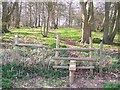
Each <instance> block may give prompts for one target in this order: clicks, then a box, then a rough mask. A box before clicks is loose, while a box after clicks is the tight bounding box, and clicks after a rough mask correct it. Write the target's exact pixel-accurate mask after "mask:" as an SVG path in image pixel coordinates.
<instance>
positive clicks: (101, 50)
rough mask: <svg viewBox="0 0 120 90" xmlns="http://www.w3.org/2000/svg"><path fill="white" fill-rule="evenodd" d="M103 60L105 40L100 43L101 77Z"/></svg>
mask: <svg viewBox="0 0 120 90" xmlns="http://www.w3.org/2000/svg"><path fill="white" fill-rule="evenodd" d="M102 61H103V42H101V43H100V61H99V73H100V77H102Z"/></svg>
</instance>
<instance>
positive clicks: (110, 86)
mask: <svg viewBox="0 0 120 90" xmlns="http://www.w3.org/2000/svg"><path fill="white" fill-rule="evenodd" d="M104 90H120V83H105V84H104Z"/></svg>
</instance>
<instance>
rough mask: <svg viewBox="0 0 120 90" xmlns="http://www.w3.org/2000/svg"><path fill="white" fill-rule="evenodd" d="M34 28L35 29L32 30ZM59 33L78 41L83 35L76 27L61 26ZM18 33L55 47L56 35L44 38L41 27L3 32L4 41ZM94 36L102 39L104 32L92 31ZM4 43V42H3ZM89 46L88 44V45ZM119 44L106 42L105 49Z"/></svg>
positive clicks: (62, 43) (95, 44) (50, 34)
mask: <svg viewBox="0 0 120 90" xmlns="http://www.w3.org/2000/svg"><path fill="white" fill-rule="evenodd" d="M32 29H34V31H33V30H32ZM56 31H57V33H60V36H61V38H66V39H70V40H75V41H78V40H79V39H80V38H81V37H82V32H81V29H75V28H59V29H57V30H56ZM15 34H18V35H19V38H25V37H26V38H29V39H30V41H31V42H34V43H35V42H41V43H43V44H45V45H48V47H50V48H53V47H52V46H54V44H55V43H56V36H55V35H54V34H52V33H49V34H48V37H46V38H43V36H42V35H41V28H21V29H13V30H11V32H10V33H5V34H3V38H2V40H3V41H6V43H7V41H9V39H10V40H11V41H13V40H14V35H15ZM92 38H100V39H101V40H102V38H103V33H102V32H92ZM117 40H118V35H116V37H115V39H114V42H117ZM3 43H4V42H3ZM11 43H13V42H11ZM60 44H61V46H63V47H64V46H67V45H65V42H63V41H62V40H61V43H60ZM76 45H82V44H80V43H79V42H76ZM86 46H88V45H86ZM93 46H94V47H97V48H98V47H100V44H99V43H93ZM118 47H119V46H115V45H105V44H104V49H109V48H114V49H118Z"/></svg>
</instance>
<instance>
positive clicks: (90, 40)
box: [89, 37, 93, 75]
mask: <svg viewBox="0 0 120 90" xmlns="http://www.w3.org/2000/svg"><path fill="white" fill-rule="evenodd" d="M89 44H90V48H92V47H93V46H92V38H91V37H89ZM92 54H93V52H92V51H90V52H89V57H90V58H92ZM90 66H93V64H92V62H90ZM90 73H91V75H93V69H92V68H91V69H90Z"/></svg>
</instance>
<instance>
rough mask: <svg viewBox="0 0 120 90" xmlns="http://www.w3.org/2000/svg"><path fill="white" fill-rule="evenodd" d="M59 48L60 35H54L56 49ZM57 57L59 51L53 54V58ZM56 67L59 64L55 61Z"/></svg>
mask: <svg viewBox="0 0 120 90" xmlns="http://www.w3.org/2000/svg"><path fill="white" fill-rule="evenodd" d="M59 47H60V35H59V34H57V35H56V48H59ZM58 56H59V51H56V52H55V57H58ZM55 63H56V65H57V64H58V63H59V60H56V62H55Z"/></svg>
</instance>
